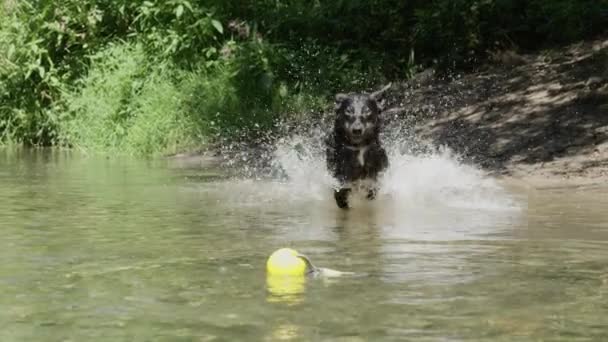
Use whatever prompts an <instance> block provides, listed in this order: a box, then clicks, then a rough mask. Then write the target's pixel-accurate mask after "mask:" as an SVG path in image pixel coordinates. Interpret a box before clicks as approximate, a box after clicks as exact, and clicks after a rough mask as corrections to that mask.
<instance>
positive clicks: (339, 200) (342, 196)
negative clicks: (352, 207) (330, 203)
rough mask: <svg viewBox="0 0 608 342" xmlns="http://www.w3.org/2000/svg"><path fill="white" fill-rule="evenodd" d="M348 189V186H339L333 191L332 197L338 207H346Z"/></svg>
mask: <svg viewBox="0 0 608 342" xmlns="http://www.w3.org/2000/svg"><path fill="white" fill-rule="evenodd" d="M350 191H351V189H349V188H341V189H340V190H335V191H334V198H335V199H336V204H337V205H338V207H339V208H340V209H348V195H349V194H350Z"/></svg>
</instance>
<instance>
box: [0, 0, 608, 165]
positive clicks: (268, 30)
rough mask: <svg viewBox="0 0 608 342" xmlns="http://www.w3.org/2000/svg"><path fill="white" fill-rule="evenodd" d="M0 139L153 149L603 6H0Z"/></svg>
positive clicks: (294, 108)
mask: <svg viewBox="0 0 608 342" xmlns="http://www.w3.org/2000/svg"><path fill="white" fill-rule="evenodd" d="M1 4H2V5H0V141H2V142H8V141H15V142H19V143H24V144H29V145H53V144H65V145H70V146H81V147H83V148H92V149H98V150H109V149H111V150H119V151H123V152H129V153H139V154H150V153H158V152H167V151H175V150H178V149H182V148H188V147H190V146H192V145H199V144H201V143H202V142H204V141H207V140H209V139H210V138H212V137H213V136H216V135H228V136H230V135H233V134H239V135H240V134H241V133H242V132H243V131H260V130H261V131H264V130H269V129H272V127H273V125H274V123H275V122H276V121H277V120H278V119H281V118H283V117H284V116H285V115H288V114H297V113H309V112H310V111H311V110H318V109H320V107H322V104H323V103H324V102H325V100H326V99H327V98H328V97H329V96H330V95H331V94H332V93H333V92H336V91H350V90H355V89H357V90H361V89H369V88H371V87H374V86H376V85H378V84H379V83H381V82H384V81H386V79H399V78H407V77H409V76H410V75H411V74H412V72H413V71H414V70H416V68H417V66H419V65H420V66H424V65H431V66H435V67H439V68H444V69H455V68H462V67H467V66H474V65H476V64H477V63H479V62H480V61H482V60H483V58H485V56H486V54H487V53H488V51H491V50H495V49H501V48H505V47H506V48H521V49H532V48H539V47H547V46H550V45H552V44H562V43H568V42H572V41H575V40H579V39H585V38H587V37H591V36H593V35H596V34H601V33H605V27H607V25H606V24H608V0H434V1H425V0H408V1H402V0H316V1H313V2H311V1H308V0H241V1H225V0H205V1H202V0H198V1H195V0H166V1H165V0H135V1H131V0H112V1H111V0H86V1H82V0H63V1H57V0H23V1H15V0H2V2H1Z"/></svg>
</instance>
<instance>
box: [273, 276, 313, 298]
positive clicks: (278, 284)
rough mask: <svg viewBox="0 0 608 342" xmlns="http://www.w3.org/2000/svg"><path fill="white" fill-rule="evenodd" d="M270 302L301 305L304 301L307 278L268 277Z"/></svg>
mask: <svg viewBox="0 0 608 342" xmlns="http://www.w3.org/2000/svg"><path fill="white" fill-rule="evenodd" d="M266 287H267V289H268V302H271V303H274V302H280V303H285V304H299V303H302V301H303V300H304V292H305V291H306V277H305V276H301V277H299V276H281V275H270V274H268V275H266Z"/></svg>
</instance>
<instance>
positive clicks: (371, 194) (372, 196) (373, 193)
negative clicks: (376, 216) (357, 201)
mask: <svg viewBox="0 0 608 342" xmlns="http://www.w3.org/2000/svg"><path fill="white" fill-rule="evenodd" d="M376 194H377V191H376V189H370V190H369V191H367V196H366V198H367V199H368V200H370V201H372V200H374V199H376Z"/></svg>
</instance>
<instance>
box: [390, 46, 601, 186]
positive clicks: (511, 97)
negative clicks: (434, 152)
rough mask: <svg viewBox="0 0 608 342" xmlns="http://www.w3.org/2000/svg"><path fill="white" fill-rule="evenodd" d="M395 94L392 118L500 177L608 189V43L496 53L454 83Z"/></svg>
mask: <svg viewBox="0 0 608 342" xmlns="http://www.w3.org/2000/svg"><path fill="white" fill-rule="evenodd" d="M391 95H392V98H391V99H390V100H391V102H392V103H393V104H395V107H394V108H393V109H392V110H391V113H394V115H393V116H390V117H389V119H390V120H408V121H410V122H411V123H412V127H414V132H415V135H416V136H417V137H418V138H420V139H423V140H427V141H431V142H433V143H434V144H439V145H447V146H449V147H450V148H452V149H453V150H455V151H457V152H458V153H460V154H461V155H462V156H464V157H465V159H466V160H468V161H470V162H473V163H475V164H478V165H480V166H482V167H483V168H485V169H487V170H489V171H491V172H493V173H495V174H498V175H500V176H503V177H509V178H516V179H519V180H522V181H524V182H529V183H531V184H535V186H559V185H568V184H601V183H608V39H603V40H596V41H592V42H585V43H580V44H576V45H572V46H569V47H566V48H563V49H561V50H553V51H546V52H543V53H539V54H535V55H518V54H515V53H512V52H509V53H502V54H497V55H496V56H495V58H494V62H493V63H491V64H489V65H486V66H484V67H483V68H481V69H480V70H479V71H477V72H472V73H468V74H463V75H458V76H456V77H453V78H451V79H441V78H438V77H436V76H434V75H433V73H432V72H430V71H426V72H424V73H421V74H419V75H418V76H417V77H416V78H415V79H414V80H413V81H410V82H406V83H402V84H398V85H397V86H396V87H395V88H394V90H393V93H392V94H391ZM389 124H390V122H389Z"/></svg>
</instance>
